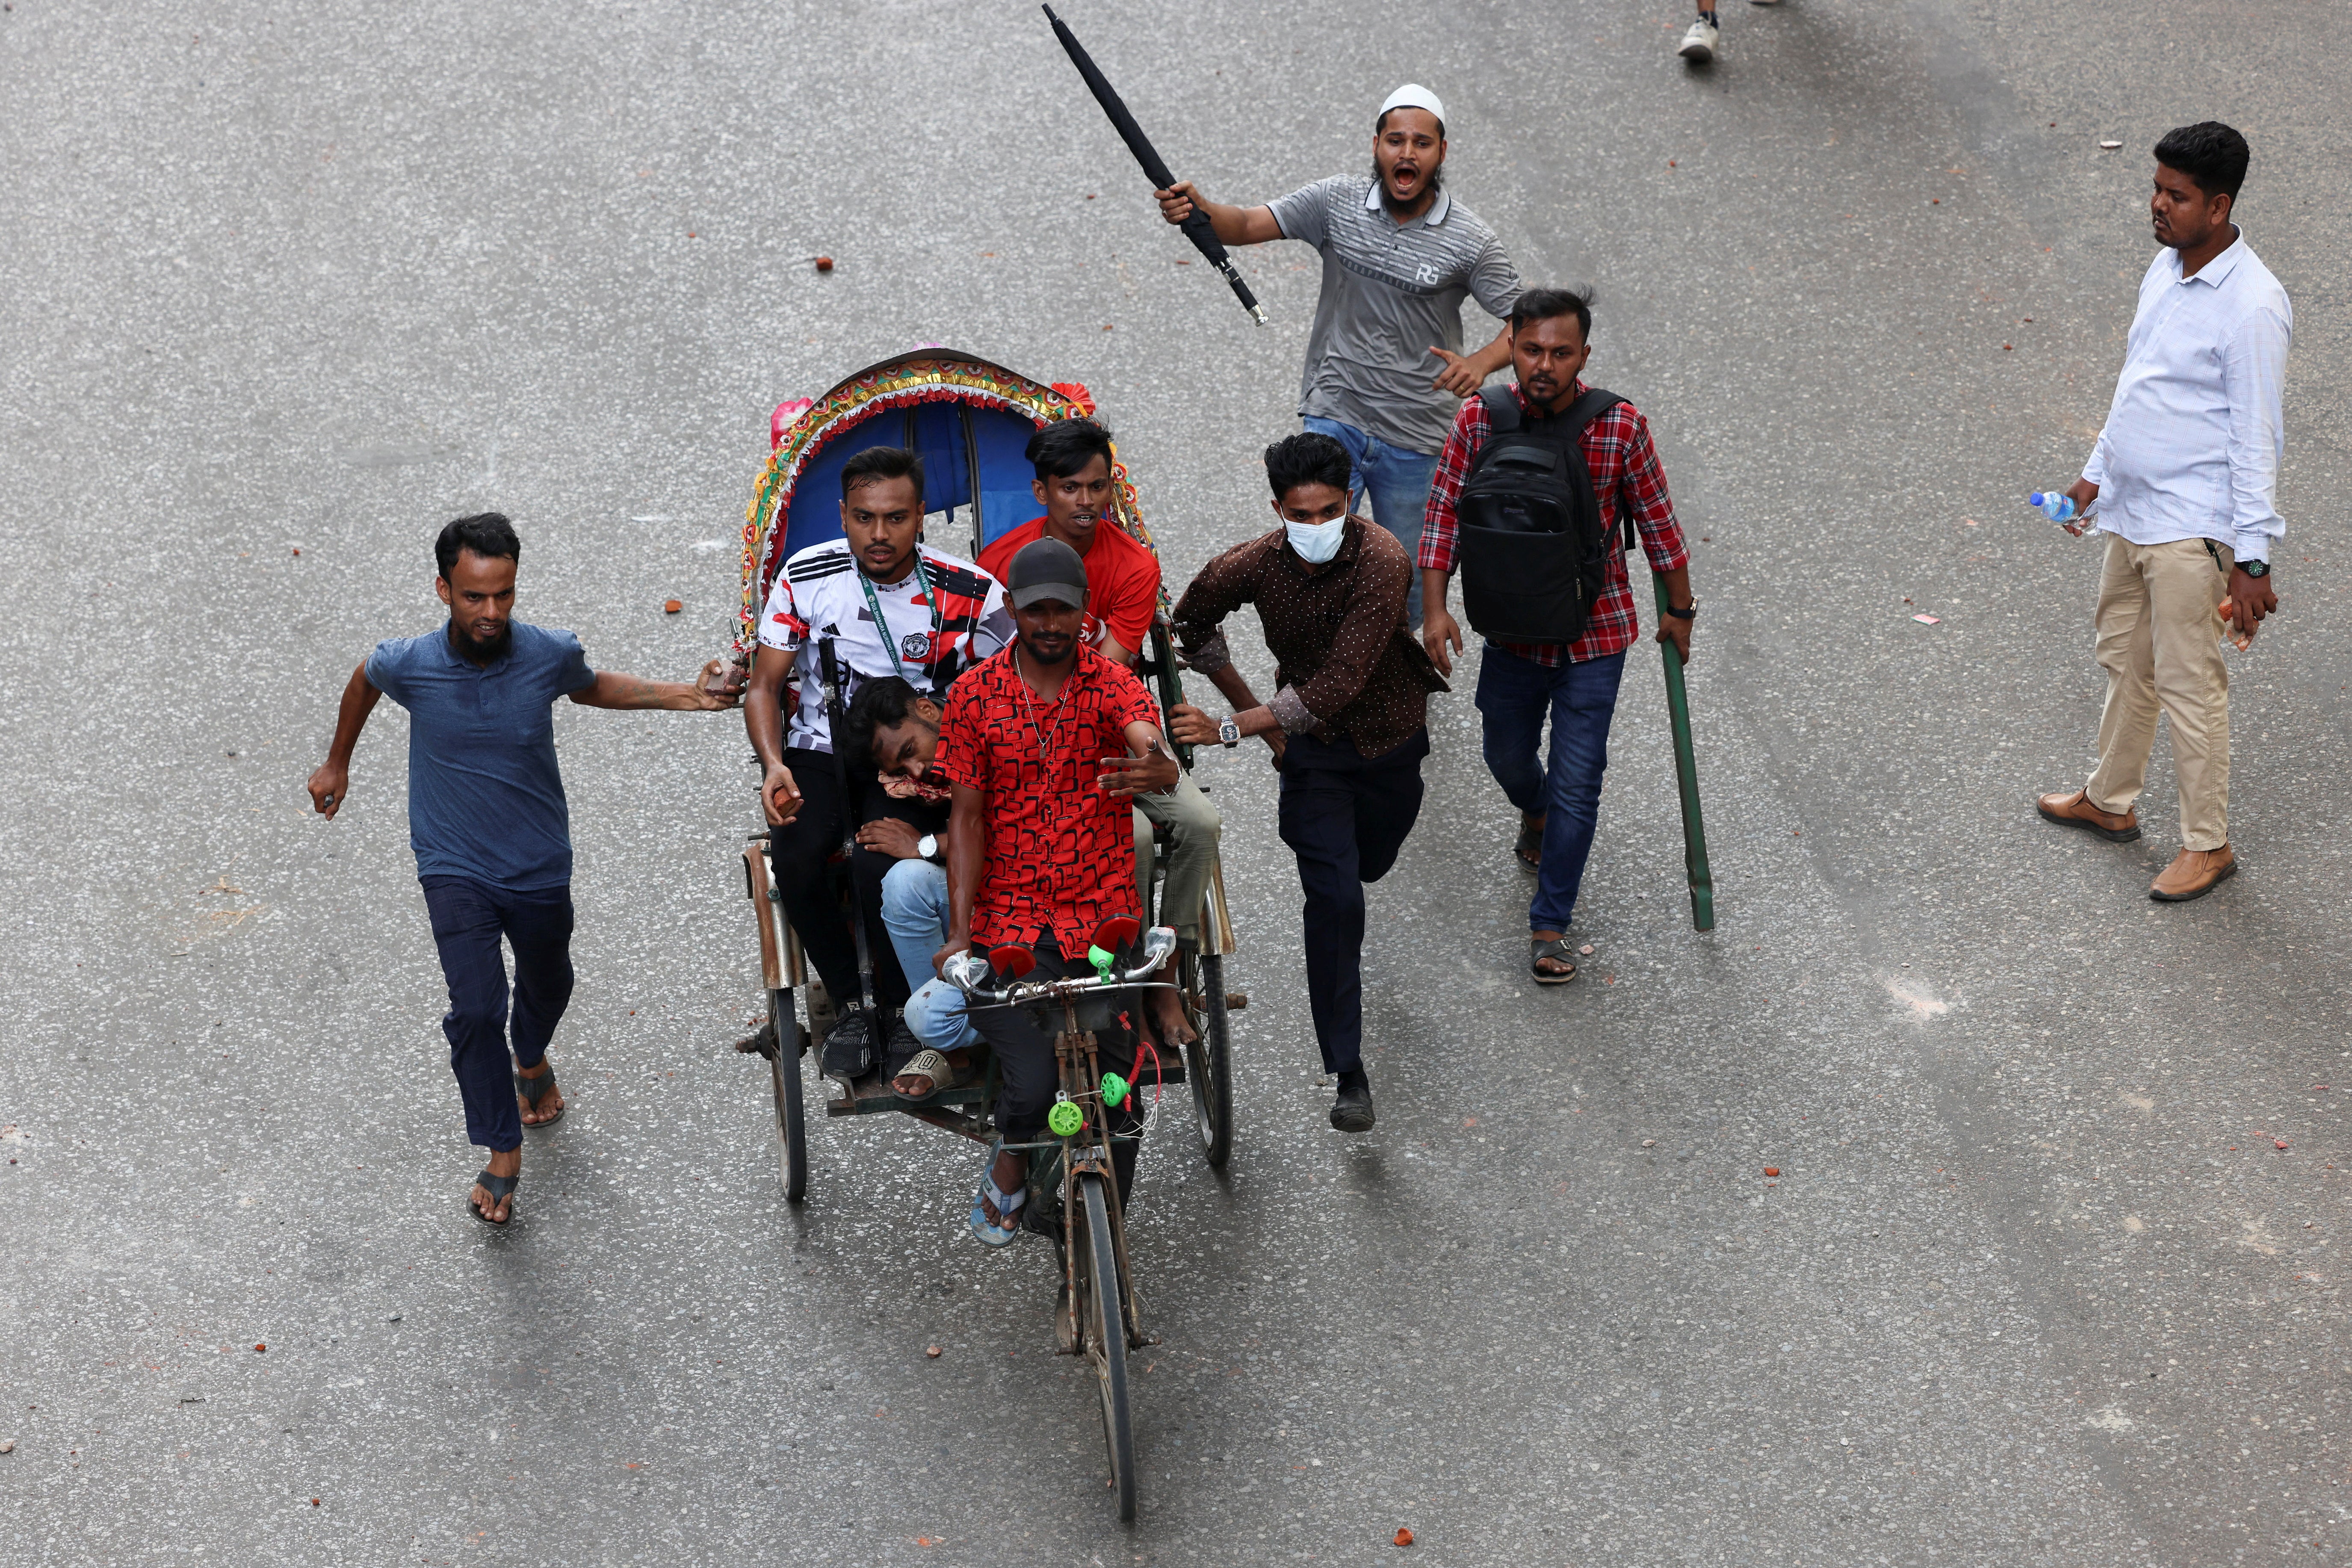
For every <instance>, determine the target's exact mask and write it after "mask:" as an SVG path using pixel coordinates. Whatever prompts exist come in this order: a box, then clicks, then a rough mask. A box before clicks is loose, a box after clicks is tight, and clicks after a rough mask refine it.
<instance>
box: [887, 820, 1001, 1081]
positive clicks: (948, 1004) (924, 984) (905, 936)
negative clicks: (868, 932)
mask: <svg viewBox="0 0 2352 1568" xmlns="http://www.w3.org/2000/svg"><path fill="white" fill-rule="evenodd" d="M882 925H883V928H884V929H885V930H887V931H888V932H889V933H890V951H891V952H895V953H897V954H898V967H899V968H901V969H903V970H905V971H906V972H907V979H908V983H909V984H914V983H915V982H917V981H920V982H921V984H915V994H913V995H912V996H909V997H908V998H907V1012H906V1018H907V1029H908V1033H910V1034H912V1035H913V1036H914V1037H915V1038H917V1039H918V1040H920V1041H921V1042H922V1043H923V1044H924V1045H926V1046H929V1047H930V1048H931V1049H933V1050H935V1051H951V1050H954V1049H955V1048H956V1047H959V1046H970V1045H976V1044H978V1043H979V1040H980V1031H979V1030H977V1029H975V1028H973V1027H972V1026H971V1024H970V1023H968V1022H966V1021H965V1018H964V1015H963V1009H964V1000H963V993H962V992H961V991H959V990H957V989H956V988H955V987H954V986H952V985H950V984H948V983H947V982H946V981H944V980H942V979H940V977H939V975H938V974H937V973H934V972H933V971H932V969H931V955H932V954H933V953H935V952H939V950H940V946H941V945H942V944H943V943H945V942H946V941H947V940H948V874H947V870H946V868H944V867H940V866H934V865H932V864H931V863H930V862H929V860H901V861H898V863H897V864H895V865H893V866H892V867H891V868H890V869H889V870H888V871H887V872H885V873H883V877H882ZM926 977H928V978H926Z"/></svg>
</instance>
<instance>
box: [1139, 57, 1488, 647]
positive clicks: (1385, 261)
mask: <svg viewBox="0 0 2352 1568" xmlns="http://www.w3.org/2000/svg"><path fill="white" fill-rule="evenodd" d="M1444 163H1445V106H1444V104H1443V103H1441V102H1440V101H1438V97H1437V95H1436V94H1435V93H1433V92H1432V91H1430V90H1429V89H1427V88H1425V87H1422V86H1420V85H1418V84H1417V83H1412V82H1407V83H1406V84H1405V85H1404V86H1402V87H1401V88H1399V89H1396V90H1395V91H1394V92H1392V93H1391V94H1389V97H1388V101H1387V102H1385V103H1383V104H1381V111H1380V113H1379V115H1378V116H1377V117H1376V118H1375V119H1374V120H1373V121H1372V168H1371V173H1370V174H1334V175H1332V176H1331V177H1330V178H1329V179H1328V180H1318V181H1317V182H1316V183H1315V184H1311V185H1307V186H1305V187H1303V188H1301V189H1299V190H1296V191H1293V192H1291V193H1290V195H1286V196H1281V197H1278V198H1276V200H1274V201H1272V202H1269V203H1267V204H1266V205H1264V206H1255V207H1237V206H1227V205H1224V204H1223V203H1222V202H1213V201H1211V200H1209V199H1208V198H1207V197H1206V196H1204V195H1202V194H1201V193H1200V191H1199V190H1198V189H1196V188H1195V187H1194V186H1193V184H1192V182H1191V181H1190V180H1180V181H1178V182H1177V183H1176V184H1173V185H1171V186H1170V187H1169V188H1168V189H1166V190H1164V191H1156V192H1154V193H1153V195H1157V196H1158V197H1159V198H1160V216H1162V217H1164V218H1166V219H1167V220H1168V221H1169V222H1170V223H1174V224H1181V223H1182V222H1183V221H1184V220H1185V219H1186V218H1188V217H1190V216H1192V211H1193V209H1194V208H1195V207H1197V208H1199V209H1200V210H1201V211H1202V212H1204V213H1207V214H1208V215H1209V221H1210V223H1211V224H1212V225H1213V226H1215V228H1216V231H1217V237H1218V238H1219V239H1222V240H1223V241H1224V242H1225V243H1226V244H1227V245H1262V244H1264V243H1265V242H1266V241H1267V240H1270V239H1297V240H1304V241H1306V242H1307V244H1308V245H1311V246H1313V247H1315V248H1316V249H1317V250H1318V251H1321V252H1322V253H1323V290H1322V294H1321V295H1320V297H1319V298H1318V300H1316V305H1315V329H1314V331H1313V332H1312V334H1310V335H1309V336H1308V338H1307V369H1306V374H1304V375H1303V376H1301V377H1300V379H1299V387H1298V416H1299V418H1300V420H1301V421H1302V422H1304V423H1305V425H1306V426H1307V429H1309V430H1312V431H1315V432H1316V433H1318V435H1324V436H1328V437H1331V438H1332V439H1333V440H1335V441H1337V442H1339V445H1341V446H1342V447H1346V448H1347V449H1348V458H1349V462H1350V463H1351V464H1352V465H1353V467H1352V470H1351V472H1350V474H1349V487H1348V488H1349V501H1350V510H1370V514H1371V518H1372V521H1375V522H1377V523H1379V524H1380V525H1381V527H1382V528H1385V529H1387V530H1388V531H1390V532H1391V533H1392V534H1394V535H1396V539H1397V542H1398V543H1400V544H1402V545H1403V546H1404V552H1405V555H1406V557H1407V558H1408V559H1410V558H1412V556H1413V555H1414V554H1415V553H1417V552H1418V550H1419V548H1420V544H1421V520H1422V514H1423V511H1424V510H1426V509H1427V507H1428V505H1429V483H1430V479H1431V478H1432V476H1433V475H1434V474H1435V473H1436V471H1437V457H1438V454H1439V453H1440V452H1442V451H1444V449H1445V438H1446V437H1448V436H1449V435H1451V434H1452V433H1453V430H1454V412H1455V410H1456V408H1457V407H1458V406H1459V405H1460V403H1461V400H1462V399H1463V398H1465V397H1468V396H1471V395H1474V394H1475V393H1476V392H1477V390H1478V387H1479V384H1481V383H1482V382H1484V381H1485V380H1486V378H1487V377H1488V376H1489V375H1492V374H1494V373H1495V372H1496V371H1498V370H1500V369H1502V368H1503V367H1504V366H1505V365H1507V364H1508V363H1511V340H1510V333H1509V331H1508V329H1505V330H1503V331H1497V332H1496V334H1495V339H1494V341H1493V342H1490V343H1488V344H1486V347H1484V348H1482V349H1480V350H1479V351H1478V352H1477V353H1474V354H1465V353H1463V352H1462V348H1463V333H1462V301H1463V300H1464V299H1465V297H1475V299H1476V300H1477V301H1478V303H1479V304H1480V305H1481V306H1482V307H1484V308H1485V310H1486V313H1487V314H1488V315H1490V316H1493V317H1495V318H1496V320H1498V321H1500V320H1504V319H1507V317H1508V316H1509V315H1510V313H1511V307H1512V306H1513V305H1515V304H1517V302H1518V298H1519V292H1520V289H1521V287H1522V286H1521V284H1520V282H1519V275H1518V272H1517V269H1516V268H1513V267H1512V266H1511V258H1509V257H1508V256H1507V255H1506V254H1504V251H1503V243H1502V241H1501V240H1499V239H1496V237H1495V231H1494V230H1493V229H1490V228H1488V227H1487V226H1486V225H1485V224H1483V223H1481V222H1480V221H1479V220H1478V218H1477V216H1475V214H1473V213H1472V212H1471V211H1470V209H1469V208H1467V207H1465V206H1464V205H1461V204H1460V203H1459V202H1456V201H1455V200H1454V198H1453V197H1452V196H1451V195H1447V194H1446V193H1445V191H1444V182H1443V180H1442V178H1441V177H1440V171H1441V170H1442V169H1443V168H1444ZM1367 495H1369V496H1370V508H1369V509H1363V508H1362V507H1361V506H1360V503H1361V502H1362V500H1363V499H1364V498H1365V497H1366V496H1367ZM1405 618H1406V620H1407V621H1408V622H1409V623H1410V624H1412V625H1413V626H1419V625H1420V624H1421V583H1420V581H1419V579H1418V578H1415V579H1414V580H1413V582H1412V585H1411V586H1410V587H1409V589H1408V590H1407V592H1406V600H1405Z"/></svg>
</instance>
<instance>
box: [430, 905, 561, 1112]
mask: <svg viewBox="0 0 2352 1568" xmlns="http://www.w3.org/2000/svg"><path fill="white" fill-rule="evenodd" d="M422 882H423V886H424V889H425V910H426V912H427V913H429V914H430V915H431V916H432V918H433V943H434V945H435V946H436V947H437V948H439V949H440V950H441V977H442V978H443V979H444V980H446V981H447V982H448V983H449V1011H448V1012H447V1013H446V1015H444V1016H443V1017H442V1019H441V1032H442V1033H443V1034H444V1035H446V1036H447V1037H449V1070H450V1071H451V1072H453V1073H455V1074H457V1097H458V1099H459V1100H462V1101H464V1103H465V1107H466V1141H467V1142H469V1143H476V1144H479V1145H480V1146H481V1147H483V1148H485V1149H488V1150H491V1151H493V1152H499V1153H503V1152H506V1151H507V1150H509V1149H519V1148H520V1147H521V1146H522V1116H521V1113H520V1112H519V1111H517V1110H515V1086H514V1077H513V1071H514V1068H517V1067H527V1068H529V1067H537V1066H538V1065H539V1064H540V1062H541V1060H542V1059H544V1058H545V1057H546V1056H547V1042H548V1041H549V1040H551V1039H552V1038H554V1037H555V1026H556V1023H557V1021H558V1020H560V1019H561V1018H562V1016H563V1008H564V1005H565V1004H567V1003H569V1002H570V1001H571V1000H572V889H570V888H568V887H565V888H550V889H546V890H545V891H543V892H536V893H505V892H500V891H499V889H496V888H492V887H488V886H487V885H485V884H483V883H480V882H477V881H473V880H471V879H467V878H464V877H426V878H424V879H422ZM501 938H503V939H504V941H505V943H506V945H507V946H509V947H511V948H513V949H514V986H513V990H512V992H511V995H512V999H513V1005H512V1010H511V1013H509V1005H508V999H509V990H508V986H507V962H506V954H505V953H503V952H500V951H499V942H500V939H501ZM509 1041H511V1043H512V1050H513V1053H514V1054H513V1056H512V1058H509V1056H508V1054H507V1053H508V1050H509Z"/></svg>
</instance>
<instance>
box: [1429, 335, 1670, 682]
mask: <svg viewBox="0 0 2352 1568" xmlns="http://www.w3.org/2000/svg"><path fill="white" fill-rule="evenodd" d="M1583 392H1584V383H1582V382H1578V383H1577V384H1576V395H1582V393H1583ZM1511 395H1513V396H1515V397H1517V399H1518V400H1519V406H1520V407H1521V408H1523V409H1530V408H1531V405H1529V404H1528V399H1527V395H1526V394H1525V393H1523V392H1521V391H1520V390H1519V389H1518V387H1517V386H1516V385H1514V386H1513V387H1512V388H1511ZM1493 428H1494V426H1493V423H1492V422H1491V421H1490V420H1489V419H1488V418H1487V417H1486V403H1485V402H1484V401H1483V400H1482V399H1479V398H1475V397H1470V398H1465V399H1464V400H1463V403H1462V411H1461V412H1460V413H1459V414H1456V415H1455V416H1454V434H1453V435H1451V436H1448V437H1446V438H1445V450H1444V452H1443V453H1442V454H1440V455H1439V457H1438V459H1437V476H1436V478H1435V479H1433V480H1432V481H1431V482H1430V486H1429V514H1428V516H1427V518H1426V519H1425V520H1424V521H1423V523H1422V527H1421V555H1420V558H1419V563H1420V565H1421V567H1422V569H1423V571H1429V572H1452V571H1453V570H1454V552H1455V549H1456V548H1457V544H1456V542H1457V540H1458V539H1459V537H1460V529H1461V520H1460V517H1459V515H1458V513H1457V512H1456V510H1455V508H1456V506H1457V505H1458V504H1459V503H1460V501H1461V499H1462V481H1463V480H1465V479H1468V478H1469V477H1470V464H1471V461H1472V460H1473V459H1474V458H1476V457H1477V455H1478V448H1479V447H1483V446H1485V445H1486V437H1487V435H1488V434H1489V433H1490V432H1491V431H1492V429H1493ZM1583 446H1584V466H1585V467H1586V468H1590V469H1591V471H1592V493H1593V494H1594V495H1595V496H1596V497H1598V498H1599V499H1600V501H1601V524H1602V526H1604V527H1606V528H1607V529H1609V530H1610V531H1611V535H1612V538H1617V537H1622V536H1621V535H1619V534H1618V532H1617V531H1618V529H1619V528H1620V527H1621V526H1622V521H1623V519H1624V518H1625V517H1627V516H1629V515H1630V516H1631V517H1632V518H1633V526H1634V527H1635V528H1637V529H1639V530H1640V531H1641V534H1642V551H1643V553H1644V554H1646V555H1647V556H1648V557H1649V558H1650V570H1651V571H1653V572H1671V571H1673V570H1674V569H1675V567H1677V566H1681V565H1685V564H1687V563H1688V562H1689V561H1690V551H1689V550H1688V548H1686V547H1685V545H1684V543H1683V530H1682V524H1680V523H1678V522H1676V521H1675V503H1674V500H1673V498H1672V497H1670V496H1668V495H1667V494H1666V476H1665V472H1664V469H1662V468H1659V467H1658V449H1657V448H1656V447H1654V446H1652V445H1651V444H1650V422H1649V421H1648V420H1646V419H1644V418H1643V417H1642V415H1641V411H1640V410H1638V409H1636V408H1635V407H1634V406H1633V405H1632V404H1630V403H1621V404H1618V405H1616V406H1615V407H1614V408H1612V409H1611V410H1609V412H1608V413H1606V414H1603V415H1602V416H1601V417H1599V418H1598V419H1595V420H1594V421H1592V423H1591V424H1590V425H1587V426H1585V427H1584V437H1583ZM1641 629H1642V628H1641V624H1640V622H1639V621H1638V620H1636V619H1635V617H1634V615H1633V586H1632V584H1630V583H1629V582H1628V581H1627V579H1626V576H1625V552H1624V550H1623V549H1622V546H1621V547H1617V548H1612V550H1611V551H1610V552H1609V581H1608V583H1607V584H1606V585H1605V586H1604V587H1602V589H1601V597H1600V598H1599V599H1598V600H1596V601H1594V603H1593V605H1592V613H1591V616H1588V617H1586V620H1585V623H1584V635H1583V636H1582V637H1579V638H1577V639H1576V641H1574V642H1573V643H1570V644H1569V645H1568V647H1566V648H1562V647H1560V645H1559V644H1558V643H1516V642H1507V643H1498V644H1496V646H1497V647H1505V648H1507V649H1509V650H1510V651H1511V652H1513V653H1515V654H1517V655H1518V656H1519V657H1520V658H1526V659H1532V660H1534V661H1535V662H1536V663H1538V664H1540V665H1545V666H1548V667H1550V668H1559V664H1560V662H1561V657H1562V655H1563V654H1565V656H1566V657H1567V658H1570V659H1572V660H1574V661H1576V662H1577V663H1579V664H1581V663H1582V662H1584V661H1585V660H1586V659H1588V658H1608V657H1609V656H1610V655H1611V654H1612V653H1622V652H1624V651H1625V650H1626V649H1627V648H1629V647H1633V638H1634V637H1636V636H1637V635H1639V634H1640V632H1641Z"/></svg>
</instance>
